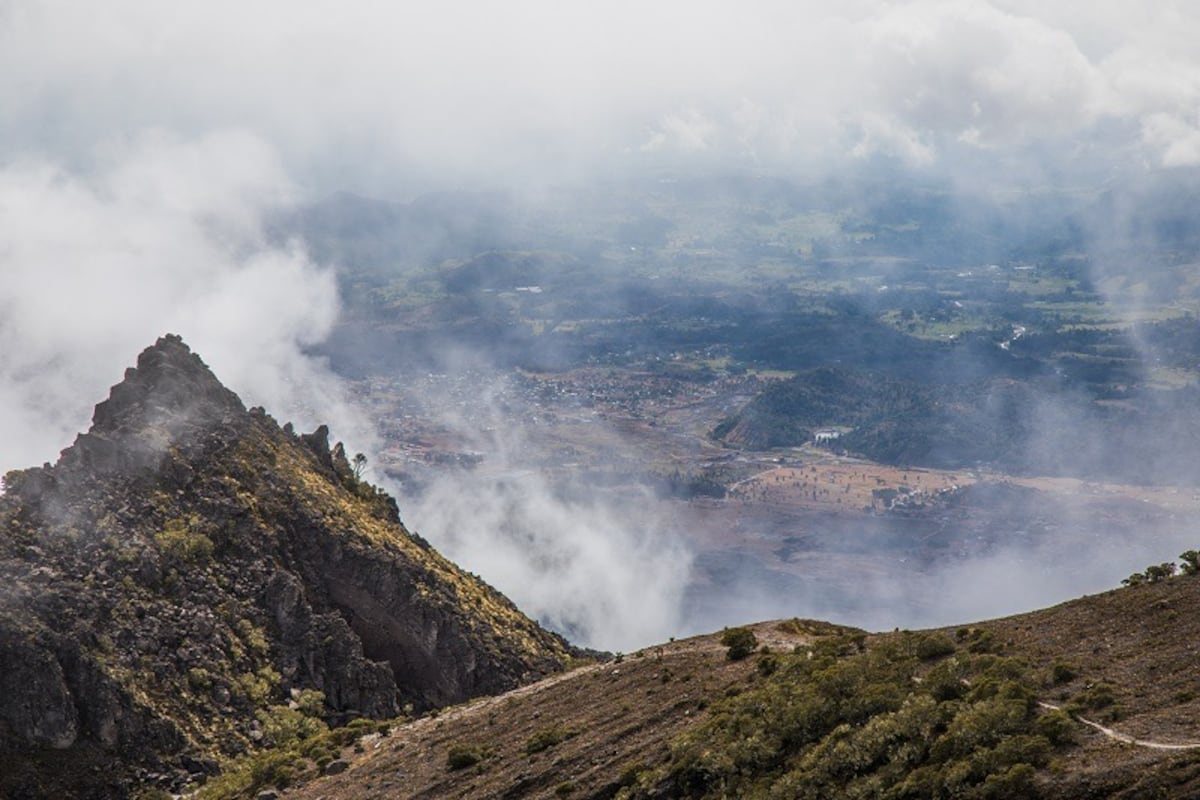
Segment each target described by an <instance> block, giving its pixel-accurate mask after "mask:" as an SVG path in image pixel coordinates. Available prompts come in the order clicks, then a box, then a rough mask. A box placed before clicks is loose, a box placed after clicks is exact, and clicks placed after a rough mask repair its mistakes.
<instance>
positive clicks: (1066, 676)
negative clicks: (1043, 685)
mask: <svg viewBox="0 0 1200 800" xmlns="http://www.w3.org/2000/svg"><path fill="white" fill-rule="evenodd" d="M1078 677H1079V672H1078V671H1077V670H1076V669H1075V667H1073V666H1071V665H1070V664H1067V663H1065V662H1062V661H1055V662H1054V663H1053V664H1051V665H1050V681H1051V682H1052V683H1053V684H1054V685H1055V686H1061V685H1062V684H1064V683H1070V682H1071V681H1073V680H1075V679H1076V678H1078Z"/></svg>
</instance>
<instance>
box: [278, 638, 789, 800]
mask: <svg viewBox="0 0 1200 800" xmlns="http://www.w3.org/2000/svg"><path fill="white" fill-rule="evenodd" d="M754 627H755V630H756V632H757V633H758V636H759V640H760V642H761V643H764V644H768V645H769V646H771V647H773V648H774V649H788V650H790V649H791V648H792V647H794V646H795V645H796V644H800V643H802V642H804V641H807V639H806V638H805V637H803V636H795V635H789V634H788V633H786V632H783V631H780V630H778V629H776V627H775V625H774V624H772V623H764V624H761V625H757V626H754ZM753 672H754V670H753V661H752V660H748V661H741V662H730V661H728V660H726V658H725V648H723V647H721V645H720V644H719V643H718V642H717V637H716V636H700V637H695V638H691V639H687V640H682V641H678V642H669V643H666V644H664V645H662V646H661V647H652V648H647V649H646V650H643V651H641V652H639V653H636V654H632V655H628V656H625V657H624V658H623V660H622V661H621V662H620V663H614V662H605V663H598V664H592V665H589V666H584V667H580V668H578V669H575V670H573V671H571V672H567V673H564V674H561V675H556V676H553V677H551V678H548V679H546V680H543V681H541V682H539V683H535V684H532V685H530V686H526V687H523V688H520V689H517V690H515V691H513V692H510V693H508V694H505V695H502V696H499V697H491V698H484V699H481V700H477V701H474V702H472V703H469V704H467V705H463V706H457V707H454V708H450V709H446V710H444V711H442V713H441V714H439V715H438V716H436V717H425V718H422V719H418V720H415V721H413V722H410V723H407V724H403V725H400V726H398V727H396V728H394V729H393V730H392V732H391V734H390V735H388V736H384V737H372V738H369V739H367V740H366V741H364V743H363V746H362V750H363V752H361V753H355V752H353V751H352V750H349V749H348V750H347V751H346V752H345V753H344V754H343V757H344V758H346V759H348V760H349V761H350V767H349V769H347V770H346V771H345V772H343V773H341V774H339V775H333V776H327V777H323V778H320V779H318V780H316V781H315V782H313V783H311V784H308V785H306V786H302V787H296V788H293V789H291V790H289V791H287V792H284V793H283V796H284V797H289V798H305V799H306V800H317V799H318V798H324V800H349V799H350V798H355V799H356V800H357V799H358V798H362V799H363V800H370V799H371V798H413V800H417V799H418V798H445V797H454V798H479V799H480V800H483V798H531V799H532V798H550V797H555V796H556V795H555V792H556V790H557V791H560V792H565V791H566V790H565V788H561V787H565V786H566V785H570V786H571V787H574V788H573V790H572V791H571V794H570V796H573V797H594V796H604V795H605V794H606V793H610V792H611V793H615V791H616V788H617V782H618V780H619V778H620V776H621V774H622V773H623V772H624V771H625V770H627V769H629V768H630V767H636V766H638V765H641V766H650V765H653V764H656V763H659V762H661V761H662V760H664V759H665V758H666V756H667V744H668V742H669V741H670V740H671V739H672V738H673V737H674V736H676V735H677V734H679V733H680V732H682V731H683V730H684V729H686V728H687V727H689V726H691V725H694V724H695V723H696V722H697V721H699V720H701V719H703V718H704V717H705V715H706V711H705V709H706V708H707V706H708V705H709V704H710V703H712V702H714V701H716V700H717V699H718V698H720V697H722V696H724V694H725V693H726V692H727V691H729V690H730V689H731V688H732V687H736V686H739V685H744V684H745V683H746V682H747V681H749V680H753V677H752V676H753ZM548 730H559V731H562V732H565V733H569V734H570V735H569V737H568V738H565V739H564V740H563V741H561V742H559V743H558V744H556V745H554V746H552V747H550V748H548V749H546V750H544V751H542V752H540V753H533V754H529V753H527V752H526V743H527V742H528V741H529V739H530V737H532V736H534V735H535V734H538V733H540V732H545V731H548ZM455 746H466V747H474V748H479V749H481V750H483V751H485V752H486V753H487V755H486V756H485V758H484V759H483V760H482V761H481V762H480V763H478V764H477V765H475V766H472V767H468V768H465V769H459V770H453V769H450V768H449V767H448V765H447V757H448V755H449V752H450V749H451V748H452V747H455Z"/></svg>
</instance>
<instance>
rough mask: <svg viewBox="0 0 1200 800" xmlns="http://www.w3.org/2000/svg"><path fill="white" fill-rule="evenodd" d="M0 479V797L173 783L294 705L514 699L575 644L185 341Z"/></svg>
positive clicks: (393, 708) (246, 743)
mask: <svg viewBox="0 0 1200 800" xmlns="http://www.w3.org/2000/svg"><path fill="white" fill-rule="evenodd" d="M5 487H6V493H5V494H4V495H3V496H2V497H0V587H2V588H0V796H20V793H21V792H23V791H24V792H26V793H28V796H38V794H37V793H38V791H41V790H43V789H44V790H46V791H49V789H46V787H47V786H55V787H58V788H60V789H61V788H62V787H64V786H77V787H82V786H90V787H91V789H90V791H93V792H94V796H120V795H121V794H122V793H123V792H124V791H125V790H126V789H127V788H128V787H129V785H130V784H131V783H132V782H133V781H134V780H135V779H140V780H142V781H143V782H151V783H154V782H157V783H159V784H160V785H162V786H164V787H167V788H178V787H179V786H180V785H181V784H182V782H183V781H184V780H185V779H186V778H187V776H188V773H191V774H192V775H193V776H195V775H197V774H202V773H204V772H211V771H213V770H214V769H216V765H217V761H218V759H220V758H221V757H224V756H228V755H232V754H236V753H238V752H241V751H243V750H244V749H246V748H247V747H252V746H254V743H255V742H257V741H258V740H259V739H260V738H261V733H260V731H259V727H258V717H260V716H261V715H262V713H264V712H266V711H269V710H270V709H271V708H272V707H274V706H278V705H284V704H286V703H287V702H288V700H289V698H290V697H292V696H294V695H295V693H296V692H299V691H301V690H316V691H319V692H321V693H323V695H324V703H325V715H326V718H327V719H328V720H329V721H330V722H331V723H340V722H344V721H346V720H348V719H350V718H352V717H355V716H370V717H377V718H381V717H389V716H395V715H397V714H399V713H400V712H401V710H402V709H404V708H406V707H411V708H413V709H416V710H422V709H427V708H433V707H438V706H442V705H445V704H449V703H455V702H460V701H462V700H464V699H467V698H469V697H472V696H475V695H479V694H485V693H492V692H497V691H502V690H505V689H508V688H512V687H514V686H516V685H518V684H519V683H521V682H522V681H526V680H530V679H533V678H535V677H539V676H541V675H544V674H546V673H548V672H551V671H554V670H557V669H559V668H561V666H562V664H563V661H564V659H565V657H566V655H567V652H568V648H567V645H566V643H565V642H564V641H563V640H562V639H561V638H559V637H557V636H555V635H553V634H550V633H548V632H547V631H545V630H543V629H541V628H540V627H539V626H538V625H537V624H536V623H534V622H532V621H531V620H529V619H528V618H526V617H525V616H524V615H522V614H521V613H520V612H519V611H518V610H517V609H516V608H515V607H514V606H513V605H512V604H511V603H510V602H509V601H508V600H506V599H505V598H504V597H503V596H502V595H500V594H499V593H497V592H496V591H495V590H493V589H491V588H490V587H488V586H487V585H486V584H484V583H482V582H481V581H480V580H478V579H477V578H474V577H473V576H470V575H467V574H466V573H464V572H462V571H461V570H459V569H458V568H456V567H455V566H454V565H453V564H451V563H450V562H448V561H447V560H446V559H444V558H443V557H441V556H440V555H439V554H438V553H437V552H436V551H434V550H433V549H432V548H430V547H429V545H428V544H427V543H426V542H424V540H422V539H420V537H417V536H415V535H412V534H410V533H409V532H408V531H407V530H406V529H405V528H404V526H403V525H402V523H401V522H400V519H399V514H398V511H397V508H396V503H395V501H394V500H393V499H392V498H391V497H389V496H387V495H386V494H384V493H383V492H381V491H379V490H377V489H376V488H374V487H372V486H370V485H368V484H366V483H364V482H362V481H360V480H359V479H358V478H357V477H356V476H355V474H354V471H353V470H352V468H351V466H350V465H349V464H348V463H347V461H346V458H345V454H344V452H343V449H342V448H341V447H340V446H334V447H333V448H331V447H330V443H329V431H328V429H327V428H325V427H324V426H322V427H321V428H319V429H318V430H317V431H316V432H314V433H313V434H306V435H303V436H296V435H295V434H294V433H292V431H291V428H290V426H287V427H285V428H280V426H279V425H277V424H276V423H275V421H274V420H273V419H272V418H271V417H270V416H268V415H267V414H266V413H265V412H264V411H263V410H261V409H250V410H247V409H246V408H245V407H244V406H243V405H242V403H241V401H240V400H239V399H238V397H237V395H235V394H234V393H233V392H230V391H229V390H228V389H226V388H225V387H224V386H222V385H221V384H220V382H219V381H218V380H217V379H216V377H214V376H213V374H212V373H211V372H210V371H209V369H208V368H207V367H206V366H205V365H204V363H203V362H202V361H201V360H200V359H199V357H197V356H196V355H195V354H193V353H191V351H190V350H189V349H188V348H187V346H186V345H185V344H184V343H183V342H182V341H181V340H180V339H179V338H178V337H175V336H166V337H164V338H162V339H160V340H159V341H158V342H157V343H156V344H155V345H154V346H153V347H150V348H148V349H147V350H146V351H145V352H143V353H142V354H141V356H140V357H139V358H138V363H137V367H136V368H135V369H131V370H129V371H127V372H126V375H125V379H124V381H122V382H121V383H120V384H118V385H117V386H115V387H113V390H112V393H111V395H110V397H109V398H108V400H106V401H104V402H102V403H100V404H99V405H98V406H97V407H96V413H95V416H94V421H93V425H92V427H91V429H90V430H89V431H88V432H87V433H84V434H81V435H80V436H79V437H78V438H77V439H76V441H75V443H74V444H73V445H72V446H71V447H70V448H68V449H67V450H65V451H64V452H63V454H62V456H61V458H60V459H59V461H58V463H57V464H56V465H54V466H45V467H41V468H35V469H30V470H23V471H17V472H12V473H9V474H8V475H7V476H5ZM49 750H57V751H59V754H58V757H56V758H55V759H54V762H55V766H54V767H53V768H48V767H46V766H45V764H46V763H47V762H46V760H45V759H44V758H43V757H42V756H41V755H39V754H41V753H44V752H46V751H49ZM56 781H57V783H56ZM67 781H74V783H70V782H67ZM47 782H48V783H47ZM81 792H82V790H81ZM81 796H82V794H81Z"/></svg>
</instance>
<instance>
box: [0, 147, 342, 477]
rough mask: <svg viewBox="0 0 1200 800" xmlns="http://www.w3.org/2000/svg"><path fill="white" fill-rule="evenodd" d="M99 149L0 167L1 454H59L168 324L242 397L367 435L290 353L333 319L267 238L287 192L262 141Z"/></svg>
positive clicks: (320, 376)
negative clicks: (67, 160)
mask: <svg viewBox="0 0 1200 800" xmlns="http://www.w3.org/2000/svg"><path fill="white" fill-rule="evenodd" d="M94 164H95V166H94V168H93V169H92V170H91V171H89V172H88V173H87V174H79V173H76V172H72V171H70V170H68V169H66V168H64V167H62V166H59V165H56V164H53V163H50V162H48V161H45V160H40V159H25V160H22V161H19V162H14V163H10V164H9V165H7V166H5V167H3V168H0V242H2V243H3V244H0V275H3V280H2V281H0V433H2V435H3V437H4V441H5V448H4V464H3V465H2V466H3V467H4V468H16V467H23V466H29V465H31V464H37V463H41V462H42V461H46V460H50V461H52V460H54V458H55V456H56V454H57V452H58V450H60V449H61V448H62V447H64V446H65V445H67V444H69V443H70V441H71V439H72V438H73V436H74V434H75V433H76V432H78V431H80V430H84V429H86V427H87V423H88V420H89V418H90V413H91V408H92V405H93V404H94V403H96V402H98V401H99V400H101V399H103V398H104V397H105V396H106V395H107V390H108V387H109V386H110V385H111V384H113V383H116V382H117V381H119V380H120V378H121V374H122V371H123V369H124V367H125V366H126V365H129V364H131V363H132V362H133V359H134V358H135V356H136V355H137V353H138V352H139V351H140V350H141V349H142V348H143V347H145V346H147V345H149V344H152V343H153V342H154V340H155V339H156V338H157V337H158V336H160V335H161V334H163V333H166V332H168V331H170V332H176V333H179V334H181V335H183V336H184V339H185V340H186V341H187V342H188V343H189V344H191V345H192V347H193V348H194V349H195V350H196V351H197V352H199V353H200V354H201V356H202V357H203V358H205V359H206V361H208V363H209V364H210V365H211V366H212V367H213V368H214V370H215V371H216V372H217V373H218V376H219V377H220V378H222V379H223V380H224V381H225V382H226V383H228V384H229V385H230V386H232V387H233V388H234V389H236V390H237V391H239V392H240V393H242V394H243V396H244V398H245V399H246V400H247V402H249V403H252V404H255V403H266V404H269V405H270V406H271V407H272V408H273V409H274V410H276V411H277V412H278V413H279V414H280V415H295V416H297V421H298V422H303V423H309V424H311V423H314V422H315V421H316V417H317V416H318V415H317V414H316V413H314V412H313V411H308V410H307V409H312V408H313V407H314V406H316V407H319V408H320V412H321V415H324V416H325V417H326V419H325V421H329V422H333V423H339V422H340V423H342V432H343V433H344V434H346V435H348V436H349V435H351V434H357V435H359V436H365V435H366V434H365V428H360V427H359V426H357V425H355V424H354V423H353V417H352V416H351V415H350V414H349V413H348V411H347V409H346V408H345V407H344V406H343V405H342V404H341V403H340V401H339V399H338V389H337V387H336V384H335V383H334V382H333V381H332V378H331V377H330V376H329V375H328V374H326V373H324V371H323V370H322V369H321V367H320V365H319V364H316V363H314V362H312V361H311V360H310V359H307V358H306V357H304V355H303V354H302V352H301V348H302V346H303V345H305V344H312V343H314V342H316V341H319V340H320V339H322V338H323V337H324V336H325V335H327V333H328V331H329V330H330V327H331V326H332V324H333V322H334V320H335V318H336V314H337V292H336V288H335V286H334V282H333V279H332V276H331V274H330V273H329V272H328V271H325V270H322V269H319V268H318V267H316V266H315V265H313V264H312V263H310V262H309V261H308V260H307V258H306V257H305V255H304V254H303V252H301V251H300V250H298V249H295V248H292V249H286V250H279V249H276V248H273V247H271V246H270V245H268V244H267V243H266V242H265V240H264V239H263V237H262V233H261V230H260V226H259V222H260V220H261V216H262V213H263V212H264V211H265V210H267V209H270V208H273V207H275V206H277V205H278V204H279V203H281V202H284V201H285V200H286V199H287V198H288V197H289V196H290V195H291V191H292V190H291V187H290V183H289V181H288V179H287V177H286V176H285V175H284V174H283V172H282V170H281V169H280V166H279V164H278V163H277V161H276V160H275V158H274V157H273V155H272V153H271V151H270V149H269V148H268V147H267V146H265V145H264V144H263V143H262V142H261V141H259V140H257V139H256V138H255V137H253V136H249V135H247V134H244V133H236V132H234V133H219V134H213V135H210V136H206V137H203V138H201V139H197V140H192V141H180V140H177V139H176V138H174V137H172V136H170V135H167V134H163V133H150V134H147V135H145V136H142V137H137V138H135V139H133V140H131V141H129V142H127V143H126V144H125V145H123V146H120V147H116V146H112V147H109V148H108V149H107V151H106V152H105V153H103V154H101V155H98V156H95V157H94ZM310 395H311V396H312V399H311V400H308V399H306V400H305V401H304V402H303V404H302V403H301V400H302V398H307V397H308V396H310ZM329 416H333V417H337V419H330V418H329Z"/></svg>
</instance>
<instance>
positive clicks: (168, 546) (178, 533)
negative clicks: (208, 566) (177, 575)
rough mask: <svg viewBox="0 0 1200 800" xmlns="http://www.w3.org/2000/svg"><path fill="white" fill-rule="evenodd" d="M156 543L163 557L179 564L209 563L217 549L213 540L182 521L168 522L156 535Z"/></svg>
mask: <svg viewBox="0 0 1200 800" xmlns="http://www.w3.org/2000/svg"><path fill="white" fill-rule="evenodd" d="M154 543H155V544H157V545H158V549H159V552H161V553H162V554H163V556H165V557H166V558H167V559H169V560H171V561H174V562H176V563H179V564H203V563H207V562H208V561H209V560H210V559H212V554H213V550H214V549H215V548H214V545H213V542H212V539H210V538H208V537H207V536H205V535H204V534H203V533H201V532H199V531H197V530H195V529H194V528H192V527H190V526H189V525H188V523H187V522H185V521H184V520H180V519H173V520H170V521H168V522H167V524H166V525H164V526H163V529H162V530H161V531H159V532H158V533H156V534H154Z"/></svg>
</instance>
